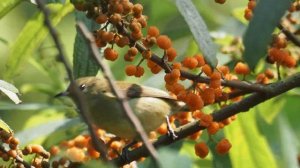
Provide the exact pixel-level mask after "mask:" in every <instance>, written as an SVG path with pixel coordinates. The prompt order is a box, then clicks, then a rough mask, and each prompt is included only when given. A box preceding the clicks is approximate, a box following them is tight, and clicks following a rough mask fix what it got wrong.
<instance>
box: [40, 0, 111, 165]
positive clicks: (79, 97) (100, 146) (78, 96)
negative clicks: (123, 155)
mask: <svg viewBox="0 0 300 168" xmlns="http://www.w3.org/2000/svg"><path fill="white" fill-rule="evenodd" d="M36 3H37V5H38V7H39V9H40V10H41V12H42V13H43V14H44V16H45V20H44V24H45V26H46V27H47V28H48V29H49V32H50V35H51V37H52V39H53V41H54V43H55V47H56V48H57V50H58V58H59V59H60V61H61V62H62V63H63V65H64V67H65V70H66V72H67V75H68V77H69V80H70V82H71V83H70V88H71V90H72V92H73V93H74V95H75V98H74V101H75V103H76V105H77V107H78V109H79V112H80V114H81V116H82V118H83V120H84V121H85V123H86V124H87V126H88V129H89V132H90V134H91V137H92V142H93V144H94V146H95V149H96V150H97V151H98V152H99V153H100V155H101V158H102V159H103V160H107V157H106V147H105V145H104V143H102V142H101V141H99V140H98V137H97V135H96V133H95V131H94V129H93V127H92V124H91V123H92V122H91V120H90V118H89V116H88V115H87V114H88V113H87V111H88V108H87V105H86V103H85V100H84V98H83V97H84V95H83V94H82V93H81V92H80V91H79V89H78V86H77V85H76V83H75V82H74V78H73V75H72V70H71V68H70V67H71V66H70V65H69V63H68V61H67V59H66V56H65V54H64V51H63V47H62V45H61V42H60V39H59V38H58V34H57V32H56V30H55V29H54V27H53V25H52V23H51V21H50V16H49V15H50V14H49V11H48V9H47V8H46V7H45V5H44V3H43V1H42V0H36Z"/></svg>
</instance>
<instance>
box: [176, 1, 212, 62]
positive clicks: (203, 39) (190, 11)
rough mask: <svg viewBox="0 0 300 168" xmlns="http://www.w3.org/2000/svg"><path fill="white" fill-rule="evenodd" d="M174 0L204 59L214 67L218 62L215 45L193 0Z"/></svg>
mask: <svg viewBox="0 0 300 168" xmlns="http://www.w3.org/2000/svg"><path fill="white" fill-rule="evenodd" d="M175 2H176V6H177V8H178V10H179V12H180V13H181V15H182V16H183V17H184V19H185V21H186V22H187V24H188V25H189V28H190V30H191V32H192V33H193V36H194V38H195V40H196V41H197V44H198V47H199V49H201V51H202V53H203V56H204V58H205V60H206V61H207V62H208V64H209V65H211V66H212V67H216V66H217V63H218V61H217V57H216V55H217V51H216V50H217V48H216V45H215V44H214V43H213V41H212V39H211V37H210V35H209V32H208V30H207V26H206V24H205V22H204V20H203V19H202V17H201V15H200V14H199V13H198V11H197V9H196V8H195V6H194V4H193V2H192V1H191V0H176V1H175Z"/></svg>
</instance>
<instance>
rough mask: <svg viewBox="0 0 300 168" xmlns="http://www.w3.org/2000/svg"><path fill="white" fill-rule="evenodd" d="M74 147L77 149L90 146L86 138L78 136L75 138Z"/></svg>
mask: <svg viewBox="0 0 300 168" xmlns="http://www.w3.org/2000/svg"><path fill="white" fill-rule="evenodd" d="M74 145H75V146H76V147H77V148H84V147H87V145H88V139H87V138H85V137H84V136H83V135H78V136H77V137H75V139H74Z"/></svg>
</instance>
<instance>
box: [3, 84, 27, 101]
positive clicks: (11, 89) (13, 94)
mask: <svg viewBox="0 0 300 168" xmlns="http://www.w3.org/2000/svg"><path fill="white" fill-rule="evenodd" d="M0 90H1V91H2V92H3V93H4V94H5V95H6V96H7V97H9V98H10V99H11V100H12V101H13V102H14V103H16V104H19V103H21V102H22V101H21V100H20V99H19V97H18V93H19V90H18V89H17V88H16V87H15V86H14V85H12V84H10V83H8V82H6V81H4V80H0Z"/></svg>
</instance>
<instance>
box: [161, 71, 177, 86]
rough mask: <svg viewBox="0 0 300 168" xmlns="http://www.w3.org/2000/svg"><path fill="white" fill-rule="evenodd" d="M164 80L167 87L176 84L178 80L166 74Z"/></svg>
mask: <svg viewBox="0 0 300 168" xmlns="http://www.w3.org/2000/svg"><path fill="white" fill-rule="evenodd" d="M164 80H165V82H166V83H167V84H168V85H173V84H174V83H176V82H177V81H178V78H172V77H171V74H170V73H168V74H166V75H165V77H164Z"/></svg>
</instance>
